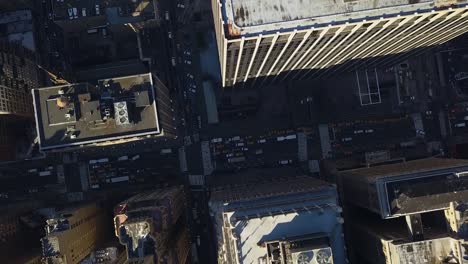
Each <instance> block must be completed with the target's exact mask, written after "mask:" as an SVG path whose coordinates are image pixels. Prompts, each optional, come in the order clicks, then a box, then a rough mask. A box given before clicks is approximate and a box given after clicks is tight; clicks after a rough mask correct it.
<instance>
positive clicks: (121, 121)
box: [33, 73, 160, 150]
mask: <svg viewBox="0 0 468 264" xmlns="http://www.w3.org/2000/svg"><path fill="white" fill-rule="evenodd" d="M33 97H34V108H35V115H36V123H37V131H38V135H39V141H40V146H41V148H42V149H44V150H46V149H53V148H60V147H71V146H78V145H84V144H90V143H98V142H104V141H116V140H123V139H125V138H130V137H139V136H146V135H151V134H159V133H160V129H159V123H158V117H157V107H156V103H155V93H154V90H153V81H152V77H151V74H150V73H148V74H141V75H134V76H126V77H119V78H112V79H104V80H98V81H97V85H91V84H89V83H78V84H70V85H62V86H54V87H47V88H41V89H35V90H33Z"/></svg>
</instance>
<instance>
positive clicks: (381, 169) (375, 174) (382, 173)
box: [343, 158, 468, 179]
mask: <svg viewBox="0 0 468 264" xmlns="http://www.w3.org/2000/svg"><path fill="white" fill-rule="evenodd" d="M466 166H468V161H467V160H462V159H442V158H427V159H420V160H413V161H408V162H402V163H395V164H387V165H381V166H375V167H371V168H361V169H354V170H348V171H343V174H345V175H346V177H366V178H368V179H374V178H380V177H388V176H398V175H405V174H414V173H422V172H431V171H436V170H443V169H454V170H455V169H456V168H459V167H462V168H463V169H464V167H466Z"/></svg>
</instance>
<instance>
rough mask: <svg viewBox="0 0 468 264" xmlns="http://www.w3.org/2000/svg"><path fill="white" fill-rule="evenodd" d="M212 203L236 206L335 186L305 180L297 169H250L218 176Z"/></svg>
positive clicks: (306, 177)
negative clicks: (227, 203) (229, 203)
mask: <svg viewBox="0 0 468 264" xmlns="http://www.w3.org/2000/svg"><path fill="white" fill-rule="evenodd" d="M213 178H214V179H213V180H212V182H211V185H212V193H211V200H212V201H223V202H234V201H245V200H251V199H258V198H266V197H274V196H283V195H288V194H295V193H307V192H311V191H318V190H323V189H329V188H330V187H331V184H329V183H327V182H324V181H321V180H318V179H315V178H313V177H310V176H305V175H304V174H302V173H301V172H299V171H298V170H297V169H296V168H291V167H281V168H270V169H248V170H244V171H240V172H236V173H235V174H225V175H214V177H213Z"/></svg>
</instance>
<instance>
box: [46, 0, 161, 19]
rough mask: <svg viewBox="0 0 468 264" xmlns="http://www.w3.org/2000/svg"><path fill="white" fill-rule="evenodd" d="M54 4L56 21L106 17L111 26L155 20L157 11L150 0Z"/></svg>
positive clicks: (78, 0) (70, 0)
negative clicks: (148, 19)
mask: <svg viewBox="0 0 468 264" xmlns="http://www.w3.org/2000/svg"><path fill="white" fill-rule="evenodd" d="M52 3H53V12H54V19H55V20H56V21H57V20H75V19H83V18H89V17H97V16H106V17H107V20H108V21H109V22H110V23H111V24H124V23H132V22H140V21H142V20H143V19H146V18H154V11H155V10H154V6H153V1H150V0H133V1H128V0H110V1H100V0H62V1H58V0H57V1H52ZM74 9H76V11H75V10H74ZM75 12H76V13H75Z"/></svg>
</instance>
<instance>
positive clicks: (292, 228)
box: [210, 167, 346, 264]
mask: <svg viewBox="0 0 468 264" xmlns="http://www.w3.org/2000/svg"><path fill="white" fill-rule="evenodd" d="M215 178H216V179H214V181H215V182H214V183H213V182H212V191H211V199H210V212H211V215H212V217H213V222H214V230H215V232H216V236H217V247H218V263H220V264H231V263H239V264H247V263H263V264H286V263H294V264H296V263H297V264H299V263H330V264H331V263H346V254H345V249H344V241H343V233H342V225H341V224H342V223H343V219H342V218H341V208H340V207H339V206H338V205H337V193H336V188H335V186H333V185H331V184H329V183H326V182H323V181H321V180H317V179H314V178H312V177H308V176H303V175H300V174H297V172H296V171H295V170H294V169H291V168H286V167H283V168H275V169H252V170H247V171H243V172H239V173H236V174H235V175H231V174H228V175H216V177H215Z"/></svg>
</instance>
